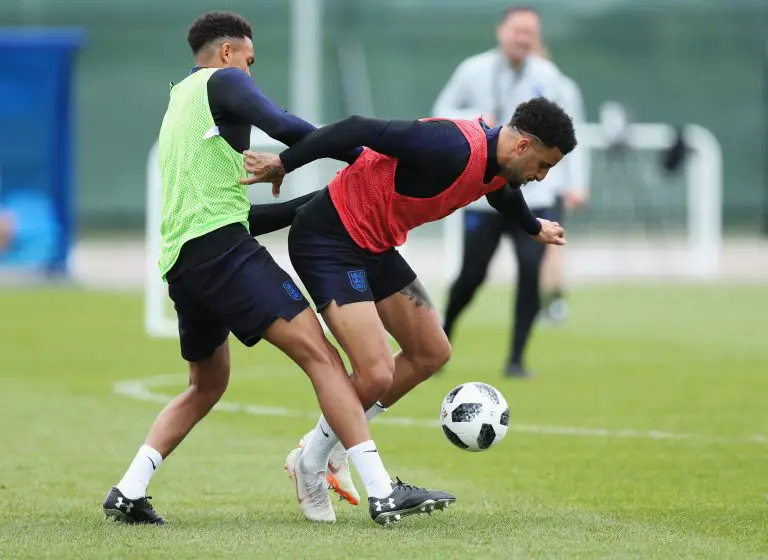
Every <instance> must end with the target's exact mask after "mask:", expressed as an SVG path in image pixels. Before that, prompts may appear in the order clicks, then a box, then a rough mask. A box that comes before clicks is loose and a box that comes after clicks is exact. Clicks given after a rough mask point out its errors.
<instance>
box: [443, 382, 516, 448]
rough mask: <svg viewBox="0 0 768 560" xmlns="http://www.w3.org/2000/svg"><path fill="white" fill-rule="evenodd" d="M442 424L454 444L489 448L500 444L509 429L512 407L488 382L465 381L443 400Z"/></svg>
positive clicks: (460, 446) (464, 446)
mask: <svg viewBox="0 0 768 560" xmlns="http://www.w3.org/2000/svg"><path fill="white" fill-rule="evenodd" d="M440 424H441V426H442V428H443V432H444V433H445V437H447V438H448V441H450V442H451V443H452V444H453V445H455V446H456V447H458V448H459V449H463V450H464V451H485V450H487V449H490V448H491V447H493V446H494V445H496V444H497V443H499V442H500V441H501V440H502V439H504V436H505V435H507V429H508V428H509V406H507V401H506V399H505V398H504V395H502V394H501V393H500V392H499V391H497V390H496V389H494V388H493V387H491V386H490V385H488V384H486V383H477V382H473V383H464V384H463V385H459V386H458V387H454V388H453V389H451V392H450V393H448V395H446V397H445V399H443V405H442V408H441V410H440Z"/></svg>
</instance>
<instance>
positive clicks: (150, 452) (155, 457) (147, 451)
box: [139, 445, 163, 468]
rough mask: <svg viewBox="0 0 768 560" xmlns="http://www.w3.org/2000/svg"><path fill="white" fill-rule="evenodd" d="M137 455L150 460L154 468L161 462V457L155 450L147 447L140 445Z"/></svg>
mask: <svg viewBox="0 0 768 560" xmlns="http://www.w3.org/2000/svg"><path fill="white" fill-rule="evenodd" d="M139 453H140V454H142V455H146V456H147V457H149V458H150V459H152V463H153V464H154V465H155V468H157V467H159V466H160V463H162V462H163V456H162V455H160V453H159V452H158V451H157V450H156V449H154V448H153V447H150V446H149V445H142V446H141V447H140V448H139Z"/></svg>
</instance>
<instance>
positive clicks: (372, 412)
mask: <svg viewBox="0 0 768 560" xmlns="http://www.w3.org/2000/svg"><path fill="white" fill-rule="evenodd" d="M386 411H387V407H386V406H384V405H383V404H381V403H380V402H378V401H376V402H375V403H373V406H372V407H371V408H369V409H368V410H366V411H365V418H366V419H367V420H368V422H370V421H371V420H373V419H374V418H376V417H377V416H378V415H379V414H381V413H382V412H386Z"/></svg>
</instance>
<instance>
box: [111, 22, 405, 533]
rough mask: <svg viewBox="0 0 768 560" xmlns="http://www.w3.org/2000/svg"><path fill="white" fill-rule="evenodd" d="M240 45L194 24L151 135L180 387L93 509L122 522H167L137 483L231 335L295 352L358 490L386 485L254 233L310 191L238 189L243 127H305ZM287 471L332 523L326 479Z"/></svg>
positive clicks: (333, 366) (189, 419)
mask: <svg viewBox="0 0 768 560" xmlns="http://www.w3.org/2000/svg"><path fill="white" fill-rule="evenodd" d="M251 38H252V32H251V27H250V25H249V24H248V22H246V21H245V20H244V19H243V18H241V17H240V16H237V15H235V14H231V13H223V12H213V13H209V14H206V15H204V16H202V17H201V18H199V19H198V20H197V21H195V22H194V23H193V25H192V26H191V27H190V29H189V34H188V37H187V39H188V42H189V45H190V47H191V49H192V52H193V53H194V56H195V67H194V68H193V69H192V71H191V72H190V74H189V75H188V76H187V77H186V78H185V79H184V80H182V81H181V82H179V83H178V84H175V85H173V86H172V88H171V94H170V102H169V104H168V110H167V112H166V114H165V117H164V118H163V123H162V127H161V129H160V137H159V155H160V175H161V179H162V185H163V188H162V226H161V231H162V239H163V246H162V250H161V256H160V262H159V272H158V273H159V274H161V275H162V278H163V279H164V280H165V281H166V282H167V283H168V293H169V296H170V297H171V299H172V300H173V303H174V306H175V309H176V313H177V315H178V324H179V339H180V344H181V355H182V357H183V358H184V359H185V360H186V361H187V362H188V363H189V387H188V388H187V389H186V390H185V391H184V392H183V393H182V394H181V395H179V396H178V397H176V398H175V399H174V400H173V401H171V402H170V403H169V404H168V405H167V406H166V407H165V408H164V409H163V411H162V412H161V413H160V415H159V416H158V417H157V419H156V420H155V422H154V424H153V426H152V428H151V430H150V432H149V435H148V436H147V439H146V440H145V442H144V445H142V446H141V447H140V449H139V452H138V453H137V454H136V456H135V458H134V459H133V461H132V462H131V464H130V466H129V467H128V470H127V472H126V473H125V476H124V477H123V478H122V479H121V480H120V482H118V483H117V484H116V485H115V486H114V487H113V488H112V489H111V491H110V492H109V494H108V495H107V498H106V500H105V501H104V505H103V508H104V512H105V513H106V514H107V515H108V516H109V517H112V518H115V519H118V520H120V521H125V522H129V523H153V524H162V523H163V522H164V521H163V519H162V517H160V516H159V515H158V514H157V513H156V512H155V511H154V509H153V507H152V505H151V504H150V502H149V499H148V498H147V497H146V491H147V487H148V485H149V482H150V479H151V477H152V475H153V474H154V473H155V471H156V469H157V468H158V467H159V466H160V464H161V463H162V461H163V460H165V459H166V458H167V457H168V455H169V454H170V453H171V452H172V451H173V450H174V449H175V448H176V447H177V446H178V445H179V444H180V443H181V442H182V440H183V439H184V437H185V436H186V435H187V434H188V433H189V431H190V430H191V429H192V428H193V427H194V426H195V424H197V422H199V421H200V420H201V419H202V418H203V417H205V416H206V414H207V413H208V411H209V410H210V409H211V408H212V407H213V406H214V405H215V404H216V403H217V402H218V401H219V399H220V398H221V396H222V394H223V393H224V391H225V390H226V388H227V384H228V381H229V374H230V357H229V346H228V342H227V340H228V336H229V333H230V332H231V333H232V334H234V335H235V337H236V338H238V339H239V340H240V341H241V342H242V343H243V344H244V345H246V346H253V345H255V344H256V343H257V342H258V341H259V340H261V339H262V338H264V339H266V340H267V341H269V342H270V343H272V344H273V345H275V346H277V347H278V348H280V349H281V350H282V351H283V352H285V353H286V354H287V355H288V356H289V357H290V358H292V359H293V360H294V361H295V362H296V364H297V365H299V367H301V369H303V370H304V371H305V372H306V374H307V375H308V376H309V378H310V380H311V381H312V385H313V387H314V389H315V392H316V394H317V398H318V402H319V403H320V407H321V408H322V410H323V412H324V413H325V417H326V418H327V419H328V423H329V425H330V427H332V429H333V431H334V432H336V434H338V435H339V437H340V439H341V441H342V442H343V443H344V446H345V447H346V449H347V453H348V455H349V458H350V460H351V462H352V463H353V464H355V466H356V468H357V469H358V471H359V473H360V475H361V477H362V478H363V480H364V481H367V482H366V488H373V489H375V492H369V497H370V498H371V499H374V500H376V499H381V500H384V501H383V502H382V503H386V500H385V498H386V497H387V496H388V495H389V494H390V493H391V492H392V491H393V488H392V484H391V478H390V476H389V475H388V474H387V471H386V470H385V469H384V466H383V464H382V461H381V458H380V457H379V453H378V451H377V449H376V446H375V444H374V443H373V441H372V440H371V436H370V432H369V431H368V425H367V422H366V418H365V413H364V411H363V408H362V405H361V404H360V400H359V398H358V397H357V394H356V393H355V390H354V388H353V386H352V383H351V382H350V379H349V377H348V376H347V373H346V371H345V369H344V365H343V362H342V361H341V358H340V356H339V354H338V352H337V351H336V349H335V348H334V347H333V346H332V345H331V344H330V343H329V342H328V340H327V339H326V338H325V335H324V334H323V330H322V328H321V326H320V323H319V321H318V319H317V317H316V315H315V314H314V312H313V311H312V310H311V309H310V308H309V305H308V303H307V301H306V299H305V298H304V296H303V294H302V293H301V291H300V290H299V289H298V288H297V286H296V284H295V283H294V282H293V280H292V279H291V278H290V276H289V275H288V274H287V273H286V272H285V271H283V270H282V269H281V268H280V267H279V266H278V265H277V264H276V263H275V262H274V260H273V259H272V257H271V256H270V254H269V253H268V252H267V250H266V249H265V248H264V247H263V246H261V245H260V244H259V243H258V242H257V241H256V239H255V238H254V237H253V234H259V233H266V232H269V231H273V230H276V229H279V228H281V227H286V226H288V225H289V224H290V223H291V221H292V219H293V216H294V215H295V211H296V208H298V206H300V205H301V204H303V203H304V202H306V201H307V200H308V199H309V198H310V197H311V196H312V195H307V196H305V197H302V198H300V199H296V200H293V201H290V202H288V203H284V204H277V205H266V206H256V207H253V208H251V205H250V204H249V201H248V198H247V196H246V191H245V187H243V186H242V185H241V184H240V183H239V181H240V180H241V179H243V178H244V177H245V171H244V169H243V156H242V152H243V151H244V150H246V149H248V148H249V146H250V133H251V126H256V127H258V128H261V129H262V130H264V131H265V132H266V133H267V134H269V135H270V136H271V137H273V138H275V139H277V140H279V141H281V142H283V143H284V144H287V145H289V146H290V145H293V144H295V143H296V142H298V141H299V140H301V139H302V138H304V137H305V136H306V135H307V134H309V133H310V132H312V131H313V130H315V127H314V126H312V125H311V124H309V123H307V122H305V121H303V120H301V119H299V118H297V117H295V116H293V115H290V114H288V113H287V112H285V111H284V110H282V109H280V108H278V107H277V106H275V105H274V103H272V102H271V101H270V100H269V99H268V98H267V97H266V96H264V94H262V93H261V91H260V90H259V89H258V88H257V87H256V86H255V85H254V83H253V81H252V80H251V78H250V72H249V67H250V65H251V64H253V60H254V53H253V43H252V40H251ZM358 154H359V150H354V151H353V152H351V153H347V154H339V156H338V158H339V159H342V160H344V161H348V162H349V161H353V160H354V159H355V158H356V157H357V155H358ZM249 225H250V229H251V231H250V232H249ZM290 474H291V476H292V478H293V479H294V480H295V481H296V484H297V494H298V498H299V504H300V507H301V509H302V511H303V512H304V514H305V516H306V517H307V518H309V519H311V520H313V521H326V522H332V521H335V514H334V511H333V508H332V507H331V505H330V500H328V486H327V482H326V475H325V471H324V470H323V472H303V471H301V470H300V469H296V470H295V471H294V472H292V473H290ZM347 475H348V473H347ZM410 488H414V487H410ZM418 490H419V489H416V488H414V489H413V492H417V491H418ZM409 491H410V490H409Z"/></svg>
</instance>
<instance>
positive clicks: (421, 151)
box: [280, 116, 466, 173]
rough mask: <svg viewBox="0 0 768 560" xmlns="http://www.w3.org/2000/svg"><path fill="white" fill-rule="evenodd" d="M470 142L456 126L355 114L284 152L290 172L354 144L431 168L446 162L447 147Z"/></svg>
mask: <svg viewBox="0 0 768 560" xmlns="http://www.w3.org/2000/svg"><path fill="white" fill-rule="evenodd" d="M456 144H460V145H464V144H466V139H465V138H464V135H463V134H462V133H461V132H460V131H459V129H458V128H456V127H448V126H444V125H441V124H439V123H435V122H424V121H418V120H411V121H406V120H381V119H369V118H364V117H358V116H352V117H348V118H346V119H343V120H340V121H338V122H335V123H333V124H330V125H328V126H324V127H323V128H319V129H317V130H316V131H314V132H313V133H312V134H309V135H307V137H306V138H304V139H303V140H302V141H301V142H298V143H297V144H295V145H294V146H292V147H291V148H288V149H287V150H285V151H284V152H282V153H281V154H280V160H281V161H282V163H283V167H284V168H285V172H286V173H290V172H291V171H293V170H294V169H298V168H299V167H301V166H303V165H306V164H308V163H310V162H312V161H315V160H317V159H321V158H325V157H331V154H333V153H338V152H344V151H347V150H349V149H350V148H352V147H354V146H367V147H368V148H370V149H372V150H374V151H376V152H379V153H380V154H383V155H385V156H391V157H395V158H397V159H399V160H400V161H401V162H403V163H405V164H408V165H414V166H423V167H425V168H426V167H429V166H431V165H434V164H439V163H440V162H441V161H442V162H444V161H445V159H444V158H445V155H444V154H445V153H446V151H447V150H451V149H453V147H454V146H455V145H456Z"/></svg>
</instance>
